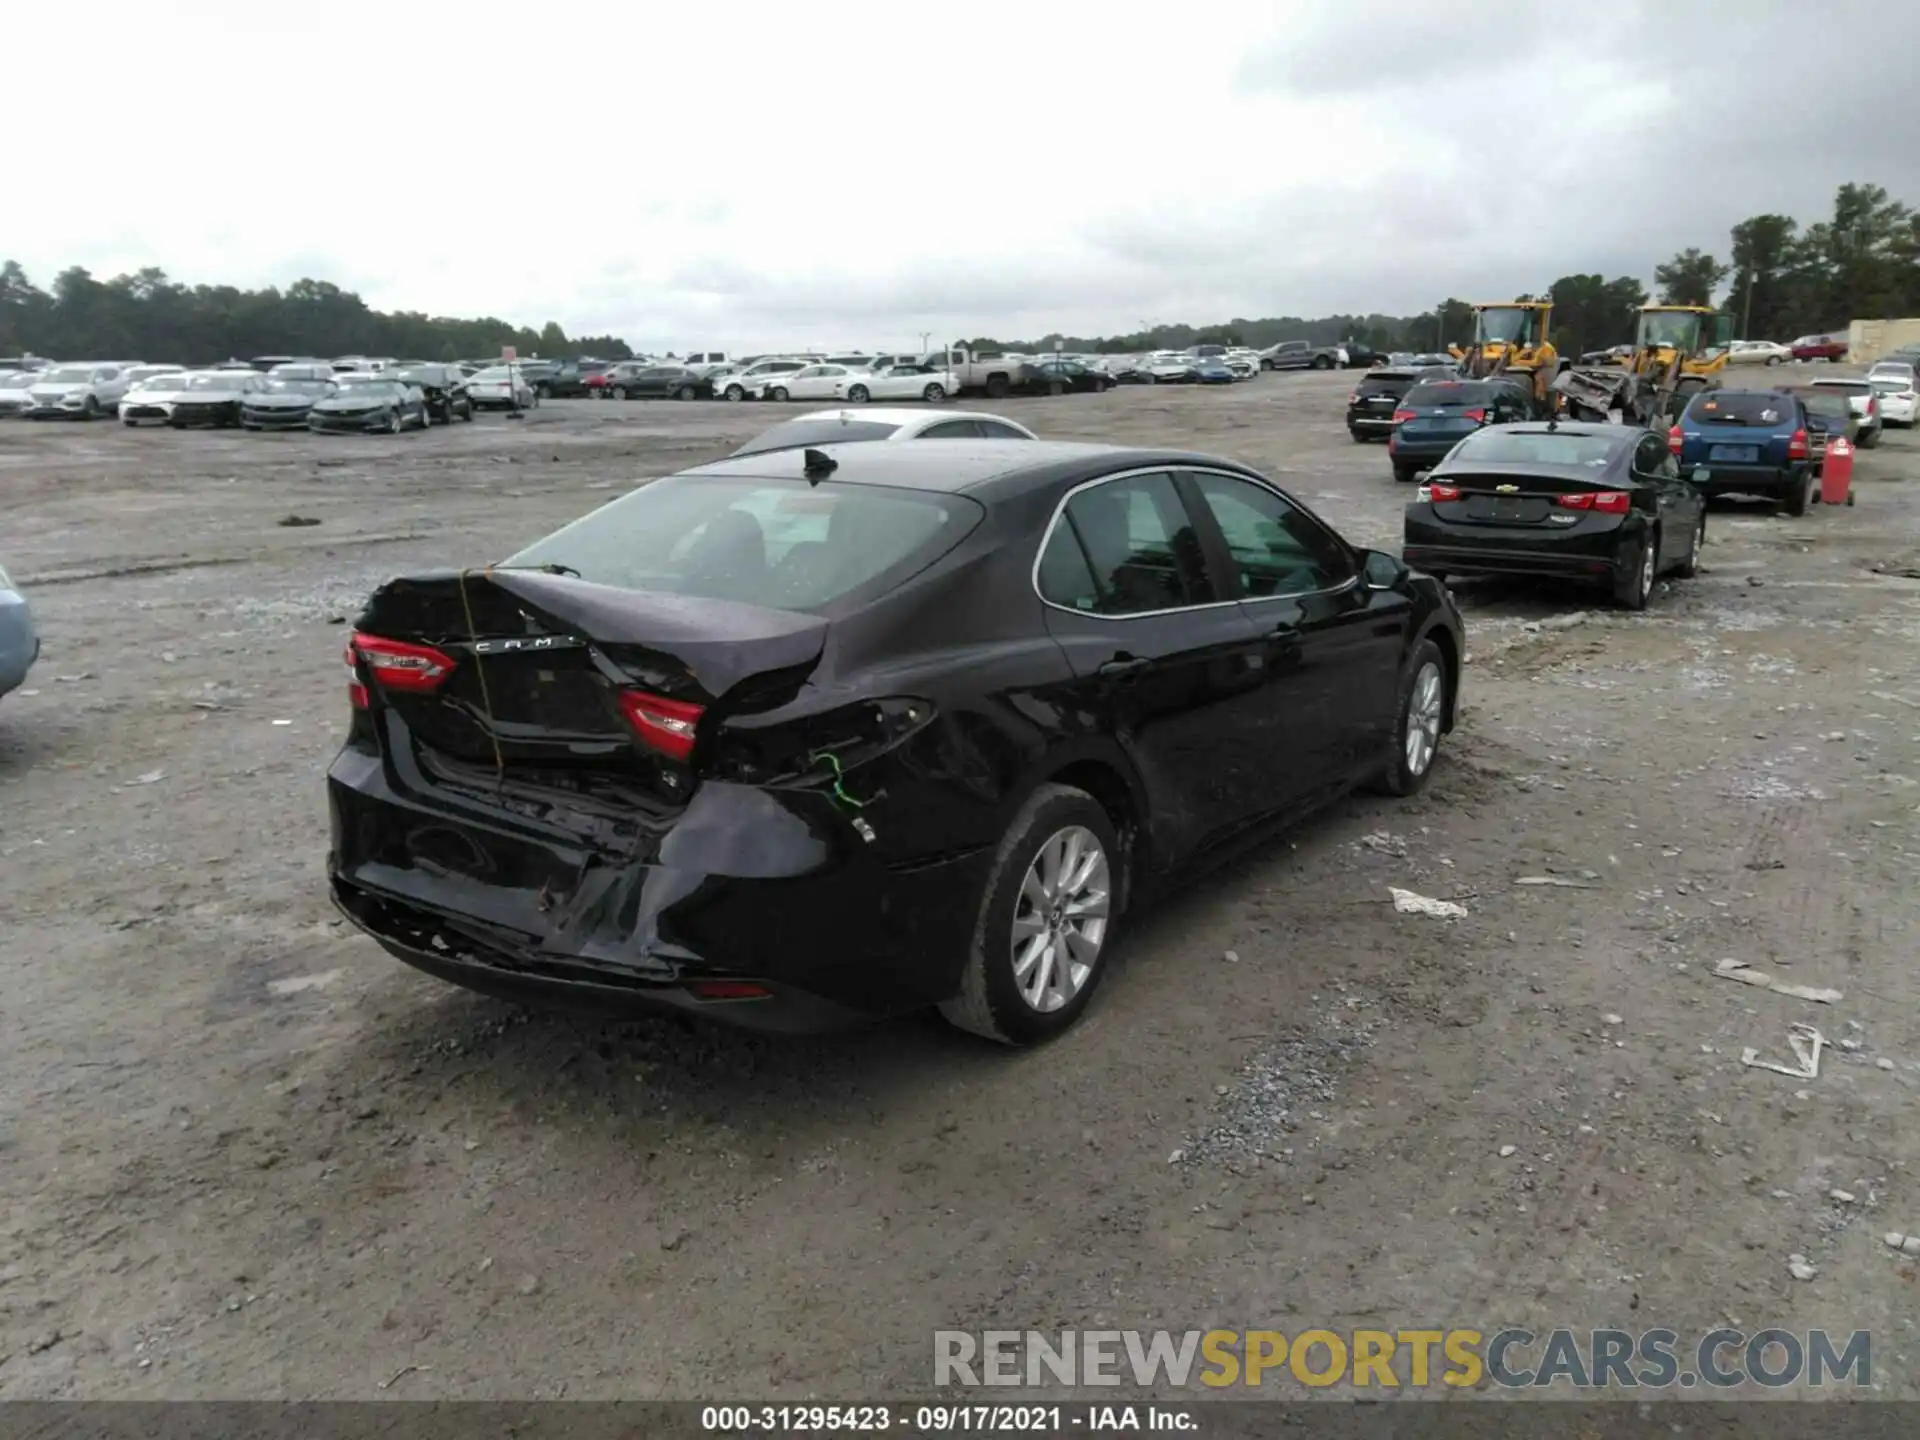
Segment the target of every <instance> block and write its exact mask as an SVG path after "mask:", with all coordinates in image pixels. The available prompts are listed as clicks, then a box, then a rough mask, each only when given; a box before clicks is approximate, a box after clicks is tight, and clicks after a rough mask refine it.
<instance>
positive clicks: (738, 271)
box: [0, 0, 1920, 349]
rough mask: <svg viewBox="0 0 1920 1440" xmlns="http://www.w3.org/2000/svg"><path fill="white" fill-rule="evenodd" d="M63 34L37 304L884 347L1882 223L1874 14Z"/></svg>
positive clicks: (426, 11) (1897, 103)
mask: <svg viewBox="0 0 1920 1440" xmlns="http://www.w3.org/2000/svg"><path fill="white" fill-rule="evenodd" d="M85 8H86V11H87V16H88V24H87V27H86V36H85V39H84V41H80V40H78V38H77V36H76V33H75V31H74V29H73V23H74V17H73V15H72V14H70V13H68V10H67V8H66V7H63V6H58V5H52V6H19V7H13V9H12V10H11V11H10V12H9V14H8V15H7V20H6V34H7V48H8V51H9V52H10V53H11V54H12V55H13V56H14V57H15V59H16V61H18V60H20V59H22V58H25V57H36V58H35V60H34V63H33V64H30V65H20V64H16V65H14V66H11V67H9V71H10V73H9V76H8V99H9V102H10V103H9V106H8V109H9V113H10V114H11V115H12V116H13V117H14V120H15V124H14V127H13V137H14V144H13V148H14V151H15V155H14V159H13V168H12V170H11V173H10V176H9V179H8V181H7V182H6V190H7V197H8V201H9V203H8V205H7V207H6V208H7V211H8V212H9V213H8V214H7V216H6V224H5V225H4V226H0V244H4V245H5V246H6V247H7V254H9V255H10V256H11V257H12V258H14V259H17V260H19V261H21V262H22V263H23V264H24V265H25V266H26V267H27V269H28V271H29V273H30V274H31V275H32V276H33V277H34V278H35V279H36V280H37V281H39V282H40V283H41V284H43V285H44V284H47V283H48V282H50V281H51V280H52V278H53V276H54V273H55V272H56V271H57V270H58V269H60V268H62V267H64V266H66V265H70V264H83V265H86V266H87V267H88V268H90V269H92V270H93V271H94V272H95V273H96V274H98V275H101V276H108V275H113V274H117V273H119V272H121V271H125V270H132V269H136V268H138V267H140V266H142V265H159V266H161V267H162V268H164V269H166V270H167V271H168V272H169V273H170V274H172V275H173V276H174V277H175V278H177V279H182V280H187V281H191V282H202V281H205V282H230V283H234V284H242V285H249V286H251V285H263V284H285V283H287V282H289V281H291V280H294V279H297V278H299V277H300V276H302V275H311V276H314V277H316V278H320V279H330V280H333V281H335V282H336V283H338V284H340V285H342V286H345V287H347V288H349V289H354V290H358V291H359V292H360V293H361V294H362V295H364V296H365V297H366V298H367V300H368V301H369V302H370V303H372V304H374V305H375V306H377V307H379V308H382V309H391V308H405V309H418V310H427V311H431V312H433V313H435V314H451V315H479V314H493V315H498V316H501V317H502V318H505V319H509V320H512V321H515V322H516V323H522V324H532V325H536V326H537V325H539V324H541V323H543V322H544V321H546V320H549V319H553V320H558V321H559V322H560V323H561V324H562V325H564V326H565V327H566V328H567V329H568V330H569V331H570V332H574V333H585V332H594V333H600V332H608V331H610V332H612V333H615V334H619V335H621V336H623V337H625V338H626V339H628V340H629V341H630V342H632V343H634V344H635V345H638V346H641V347H644V348H649V349H664V348H667V347H674V348H686V347H701V348H705V347H709V346H711V347H714V348H720V347H727V348H749V347H764V346H772V345H782V344H803V343H817V344H827V345H843V344H870V345H877V346H888V347H891V346H901V347H905V346H909V345H917V344H918V340H919V335H920V332H922V331H930V332H932V333H933V334H934V336H935V337H936V338H937V339H950V338H955V337H959V336H965V335H975V334H991V335H998V336H1003V337H1007V338H1014V337H1023V338H1024V337H1032V336H1038V335H1042V334H1045V333H1046V332H1048V331H1050V330H1055V329H1060V330H1066V331H1070V332H1075V333H1081V334H1085V333H1089V332H1112V331H1117V330H1126V329H1132V328H1134V327H1137V326H1138V325H1140V324H1141V323H1143V322H1145V321H1148V320H1154V321H1181V320H1184V321H1191V322H1194V323H1205V322H1209V321H1214V320H1223V319H1227V318H1230V317H1232V316H1234V315H1245V316H1261V315H1279V314H1297V315H1309V316H1310V315H1319V314H1327V313H1332V312H1336V311H1374V310H1377V311H1385V312H1388V313H1416V312H1418V311H1420V310H1423V309H1427V308H1429V307H1430V306H1431V305H1432V304H1433V303H1434V302H1435V301H1436V300H1438V299H1439V298H1441V297H1443V296H1445V295H1449V294H1453V295H1459V296H1461V297H1463V298H1469V299H1471V298H1488V297H1493V298H1504V297H1507V296H1511V295H1513V294H1515V293H1518V292H1519V291H1522V290H1531V289H1538V288H1541V287H1544V286H1546V285H1547V284H1549V283H1551V282H1552V281H1553V280H1554V279H1555V278H1556V277H1557V276H1559V275H1562V274H1565V273H1568V272H1570V271H1600V272H1602V273H1604V274H1606V275H1608V276H1612V275H1615V274H1623V273H1630V274H1635V275H1638V276H1640V277H1641V278H1642V279H1646V280H1650V279H1651V276H1652V270H1653V267H1654V265H1655V264H1656V263H1658V262H1659V261H1660V260H1663V259H1665V258H1666V257H1667V256H1668V255H1669V254H1671V253H1672V252H1673V251H1674V250H1675V249H1677V248H1679V247H1681V246H1685V245H1699V246H1702V247H1704V248H1708V249H1711V250H1713V251H1714V252H1715V253H1718V254H1720V255H1722V256H1723V257H1724V255H1725V252H1726V248H1727V235H1726V232H1727V228H1728V227H1729V226H1730V225H1731V224H1733V223H1734V222H1735V221H1737V220H1739V219H1741V218H1743V217H1745V216H1747V215H1750V214H1754V213H1756V212H1760V211H1766V210H1777V211H1784V212H1786V213H1788V214H1791V215H1794V216H1796V217H1798V218H1800V219H1801V220H1802V222H1803V223H1804V222H1806V221H1808V220H1813V219H1819V218H1822V217H1823V216H1825V215H1826V214H1827V212H1828V211H1829V210H1830V206H1831V197H1832V194H1833V191H1834V189H1835V188H1836V187H1837V186H1838V185H1839V184H1840V183H1841V182H1842V181H1845V180H1865V181H1872V182H1875V183H1878V184H1881V185H1885V186H1886V187H1887V188H1888V189H1889V190H1890V191H1891V192H1892V193H1893V194H1894V196H1895V197H1896V198H1899V199H1904V200H1907V201H1909V202H1911V203H1916V204H1920V160H1916V155H1920V123H1917V122H1920V64H1916V61H1920V43H1917V42H1916V38H1915V37H1916V35H1920V24H1916V23H1915V22H1916V20H1920V11H1910V10H1907V9H1906V8H1905V7H1904V5H1902V4H1900V3H1897V0H1864V3H1862V0H1684V3H1683V0H1666V3H1651V4H1648V3H1640V0H1617V3H1614V4H1611V5H1608V6H1602V7H1599V8H1597V9H1596V8H1576V7H1572V6H1569V5H1567V4H1564V3H1549V0H1488V3H1482V0H1452V3H1449V4H1443V5H1433V6H1421V5H1408V4H1403V3H1397V0H1396V3H1378V0H1270V3H1265V4H1258V3H1256V4H1246V3H1232V0H1210V3H1208V4H1205V5H1174V6H1168V5H1159V4H1154V5H1149V4H1145V3H1141V4H1121V5H1101V6H1093V7H1088V6H1085V5H1080V4H1068V3H1054V4H1032V3H1028V4H1022V5H1012V4H1002V3H1000V0H976V3H972V4H969V5H967V6H965V7H962V8H960V9H954V8H952V7H942V6H938V5H936V6H933V7H931V8H921V7H914V6H902V5H899V4H892V5H886V6H879V5H872V4H863V3H856V0H840V3H838V4H836V5H833V6H804V7H803V6H796V5H790V4H786V3H780V0H714V3H699V4H694V5H671V4H668V3H666V0H647V3H643V4H637V5H609V6H597V5H596V6H587V7H580V6H559V7H544V8H543V7H539V6H527V5H523V4H516V5H511V6H509V5H505V4H500V5H495V4H493V3H491V0H469V3H466V4H456V5H453V6H451V7H449V6H446V5H427V6H405V7H402V6H397V5H392V6H390V5H364V6H363V5H358V4H348V5H345V6H334V5H325V6H319V7H314V6H305V5H300V6H287V7H281V6H276V5H259V4H254V3H214V0H202V3H190V0H131V3H123V0H88V3H87V5H86V7H85ZM509 17H515V18H509ZM36 116H37V117H43V118H42V119H38V120H35V119H31V118H27V117H36ZM23 152H30V153H31V154H32V156H33V158H32V159H31V160H29V159H27V158H25V153H23Z"/></svg>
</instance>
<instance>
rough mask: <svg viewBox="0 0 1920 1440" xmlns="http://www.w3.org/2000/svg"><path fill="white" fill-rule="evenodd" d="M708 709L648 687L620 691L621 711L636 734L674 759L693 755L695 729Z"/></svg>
mask: <svg viewBox="0 0 1920 1440" xmlns="http://www.w3.org/2000/svg"><path fill="white" fill-rule="evenodd" d="M705 709H706V707H705V706H702V705H694V704H690V703H689V702H687V701H685V700H669V699H667V698H666V697H665V696H663V695H649V694H647V693H646V691H644V690H622V691H621V692H620V712H621V714H623V715H625V716H626V717H627V723H628V724H629V725H631V726H633V733H634V734H636V735H638V736H639V737H640V739H641V740H642V741H643V742H644V743H646V744H647V745H649V746H651V747H652V748H653V749H655V750H658V751H659V752H660V753H661V754H662V755H665V756H667V757H668V758H669V759H673V760H685V759H686V758H687V757H688V756H690V755H692V754H693V740H694V732H695V730H696V729H697V728H698V726H699V724H700V717H701V715H702V714H704V713H705Z"/></svg>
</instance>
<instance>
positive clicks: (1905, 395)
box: [1867, 360, 1920, 430]
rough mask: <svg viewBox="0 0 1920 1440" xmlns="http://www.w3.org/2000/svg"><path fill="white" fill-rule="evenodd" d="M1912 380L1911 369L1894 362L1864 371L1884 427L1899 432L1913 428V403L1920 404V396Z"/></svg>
mask: <svg viewBox="0 0 1920 1440" xmlns="http://www.w3.org/2000/svg"><path fill="white" fill-rule="evenodd" d="M1914 381H1915V376H1914V368H1913V366H1911V365H1906V364H1902V363H1901V362H1899V361H1895V360H1882V361H1881V362H1880V363H1879V364H1877V365H1875V366H1874V367H1873V368H1872V369H1871V370H1869V371H1868V372H1867V384H1869V385H1871V386H1872V387H1873V398H1874V401H1875V403H1876V404H1877V405H1878V406H1879V409H1880V418H1881V419H1882V420H1883V421H1885V422H1886V423H1887V424H1889V425H1893V426H1897V427H1898V428H1900V429H1902V430H1911V429H1912V428H1913V422H1914V408H1915V404H1916V402H1920V393H1916V391H1920V387H1916V385H1915V383H1914Z"/></svg>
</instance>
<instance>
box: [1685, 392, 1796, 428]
mask: <svg viewBox="0 0 1920 1440" xmlns="http://www.w3.org/2000/svg"><path fill="white" fill-rule="evenodd" d="M1792 409H1793V402H1792V401H1791V400H1789V399H1788V398H1787V397H1786V396H1784V395H1774V394H1769V393H1768V392H1766V391H1755V390H1713V391H1709V392H1708V393H1706V394H1704V395H1702V396H1700V397H1699V398H1698V399H1696V400H1695V401H1694V402H1693V403H1692V404H1691V405H1689V406H1688V407H1687V415H1688V416H1689V418H1691V419H1694V420H1698V421H1701V422H1703V423H1711V424H1716V425H1778V424H1779V423H1780V422H1781V421H1782V420H1784V419H1786V418H1787V415H1788V413H1789V412H1790V411H1791V410H1792Z"/></svg>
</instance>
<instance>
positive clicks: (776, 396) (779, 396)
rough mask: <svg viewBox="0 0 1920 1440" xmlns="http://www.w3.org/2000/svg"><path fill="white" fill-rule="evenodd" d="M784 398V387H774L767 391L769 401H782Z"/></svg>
mask: <svg viewBox="0 0 1920 1440" xmlns="http://www.w3.org/2000/svg"><path fill="white" fill-rule="evenodd" d="M786 398H787V387H786V386H784V385H775V386H774V387H773V388H772V389H771V390H769V391H767V399H769V400H774V401H784V400H785V399H786Z"/></svg>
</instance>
